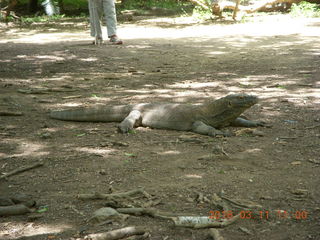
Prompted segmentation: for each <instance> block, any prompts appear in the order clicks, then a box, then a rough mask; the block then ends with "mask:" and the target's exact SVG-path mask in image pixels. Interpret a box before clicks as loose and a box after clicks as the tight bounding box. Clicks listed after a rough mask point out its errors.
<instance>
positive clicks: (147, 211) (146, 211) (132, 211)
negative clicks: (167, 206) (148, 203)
mask: <svg viewBox="0 0 320 240" xmlns="http://www.w3.org/2000/svg"><path fill="white" fill-rule="evenodd" d="M117 211H118V212H119V213H122V214H129V215H135V216H141V215H146V216H150V217H154V218H161V219H169V220H172V216H170V214H167V213H163V212H159V211H157V210H155V209H152V208H117Z"/></svg>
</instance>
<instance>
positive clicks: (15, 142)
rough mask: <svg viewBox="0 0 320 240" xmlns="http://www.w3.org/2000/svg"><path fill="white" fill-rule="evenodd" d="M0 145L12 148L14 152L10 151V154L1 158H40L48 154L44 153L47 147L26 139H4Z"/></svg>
mask: <svg viewBox="0 0 320 240" xmlns="http://www.w3.org/2000/svg"><path fill="white" fill-rule="evenodd" d="M0 143H1V144H3V145H7V146H14V150H12V151H10V152H11V153H10V154H8V153H6V154H3V157H42V156H47V155H48V154H49V152H47V151H44V149H45V148H46V147H47V145H45V144H43V143H38V142H32V141H30V140H28V139H22V138H20V139H19V138H15V139H6V140H3V141H2V142H0Z"/></svg>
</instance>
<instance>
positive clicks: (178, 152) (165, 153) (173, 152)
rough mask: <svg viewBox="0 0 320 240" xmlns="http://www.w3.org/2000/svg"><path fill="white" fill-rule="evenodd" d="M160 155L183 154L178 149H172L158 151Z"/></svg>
mask: <svg viewBox="0 0 320 240" xmlns="http://www.w3.org/2000/svg"><path fill="white" fill-rule="evenodd" d="M157 154H158V155H178V154H181V152H180V151H177V150H175V151H174V150H170V151H164V152H158V153H157Z"/></svg>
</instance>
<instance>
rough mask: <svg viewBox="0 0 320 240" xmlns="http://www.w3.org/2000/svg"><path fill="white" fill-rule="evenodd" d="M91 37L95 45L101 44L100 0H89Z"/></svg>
mask: <svg viewBox="0 0 320 240" xmlns="http://www.w3.org/2000/svg"><path fill="white" fill-rule="evenodd" d="M88 2H89V14H90V29H91V32H90V34H91V36H92V37H94V38H95V44H100V43H102V40H103V38H102V31H101V24H100V18H101V14H102V0H89V1H88Z"/></svg>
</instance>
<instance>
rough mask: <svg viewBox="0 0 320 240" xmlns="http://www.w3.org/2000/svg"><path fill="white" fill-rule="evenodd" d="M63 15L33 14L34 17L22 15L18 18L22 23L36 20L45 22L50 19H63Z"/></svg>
mask: <svg viewBox="0 0 320 240" xmlns="http://www.w3.org/2000/svg"><path fill="white" fill-rule="evenodd" d="M64 17H65V15H64V14H62V15H53V16H47V15H43V16H35V17H23V16H22V17H21V18H20V20H21V22H22V23H36V22H41V23H45V22H50V21H55V20H59V19H63V18H64Z"/></svg>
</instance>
